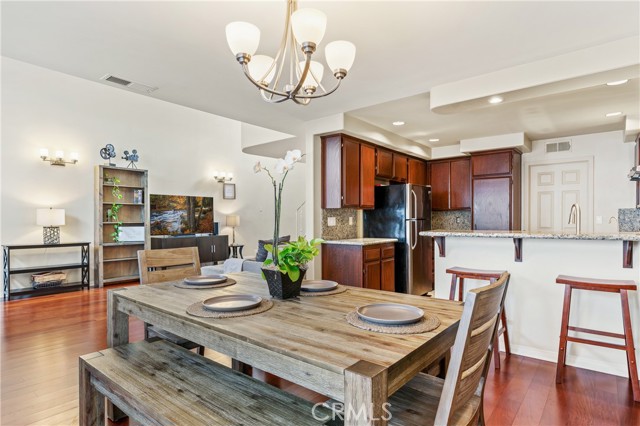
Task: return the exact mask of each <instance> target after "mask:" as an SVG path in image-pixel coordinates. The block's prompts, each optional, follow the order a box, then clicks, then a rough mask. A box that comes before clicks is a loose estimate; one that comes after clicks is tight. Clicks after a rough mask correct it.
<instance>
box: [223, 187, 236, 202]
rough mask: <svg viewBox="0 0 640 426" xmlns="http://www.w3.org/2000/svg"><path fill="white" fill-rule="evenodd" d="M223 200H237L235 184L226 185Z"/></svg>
mask: <svg viewBox="0 0 640 426" xmlns="http://www.w3.org/2000/svg"><path fill="white" fill-rule="evenodd" d="M222 198H223V199H224V200H235V199H236V184H235V183H225V184H223V186H222Z"/></svg>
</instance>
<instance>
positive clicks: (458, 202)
mask: <svg viewBox="0 0 640 426" xmlns="http://www.w3.org/2000/svg"><path fill="white" fill-rule="evenodd" d="M429 173H430V176H429V182H430V184H431V194H432V195H431V196H432V200H431V207H432V209H433V210H463V209H469V208H471V174H470V160H469V159H468V158H458V159H449V160H438V161H432V162H430V165H429Z"/></svg>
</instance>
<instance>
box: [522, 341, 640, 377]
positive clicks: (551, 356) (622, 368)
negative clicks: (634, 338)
mask: <svg viewBox="0 0 640 426" xmlns="http://www.w3.org/2000/svg"><path fill="white" fill-rule="evenodd" d="M511 353H513V354H516V355H522V356H526V357H529V358H535V359H539V360H542V361H549V362H553V363H557V362H558V352H555V351H544V350H540V349H536V348H532V347H530V346H520V345H514V344H511ZM636 357H637V351H636ZM567 365H570V366H572V367H578V368H584V369H586V370H593V371H599V372H601V373H606V374H613V375H615V376H620V377H627V378H628V377H629V373H628V371H627V365H626V363H624V364H621V365H612V364H611V363H608V362H605V361H602V360H599V359H596V358H589V357H585V356H580V357H576V356H572V355H568V356H567Z"/></svg>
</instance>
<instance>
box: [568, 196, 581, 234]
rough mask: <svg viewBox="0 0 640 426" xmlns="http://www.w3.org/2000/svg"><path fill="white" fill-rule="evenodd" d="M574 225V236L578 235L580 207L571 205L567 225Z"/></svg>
mask: <svg viewBox="0 0 640 426" xmlns="http://www.w3.org/2000/svg"><path fill="white" fill-rule="evenodd" d="M572 223H575V224H576V235H580V206H579V205H578V204H577V203H574V204H572V205H571V210H570V211H569V225H571V224H572Z"/></svg>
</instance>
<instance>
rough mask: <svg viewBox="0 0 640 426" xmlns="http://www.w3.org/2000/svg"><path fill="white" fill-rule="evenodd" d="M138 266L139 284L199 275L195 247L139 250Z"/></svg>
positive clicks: (198, 260) (198, 263)
mask: <svg viewBox="0 0 640 426" xmlns="http://www.w3.org/2000/svg"><path fill="white" fill-rule="evenodd" d="M138 266H139V270H140V284H154V283H160V282H164V281H174V280H179V279H182V278H186V277H188V276H193V275H200V257H199V256H198V248H197V247H183V248H175V249H162V250H139V251H138Z"/></svg>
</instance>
